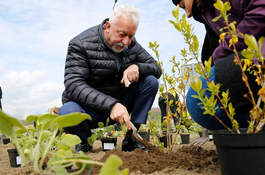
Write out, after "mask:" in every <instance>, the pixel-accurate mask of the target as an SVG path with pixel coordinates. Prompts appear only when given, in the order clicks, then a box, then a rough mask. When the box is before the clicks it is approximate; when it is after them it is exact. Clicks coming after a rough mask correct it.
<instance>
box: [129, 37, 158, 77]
mask: <svg viewBox="0 0 265 175" xmlns="http://www.w3.org/2000/svg"><path fill="white" fill-rule="evenodd" d="M131 52H133V53H136V58H135V64H137V65H138V67H139V73H140V75H139V76H140V77H141V76H143V77H146V76H148V75H154V76H155V77H156V78H157V79H159V78H160V76H161V74H162V71H161V68H160V67H159V66H158V65H157V61H156V60H155V59H154V58H153V57H152V56H151V55H150V54H149V53H148V52H147V51H146V50H145V49H144V48H143V47H142V46H141V45H140V44H139V43H138V42H137V43H136V46H135V47H134V48H132V51H131Z"/></svg>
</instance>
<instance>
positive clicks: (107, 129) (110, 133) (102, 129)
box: [87, 118, 124, 146]
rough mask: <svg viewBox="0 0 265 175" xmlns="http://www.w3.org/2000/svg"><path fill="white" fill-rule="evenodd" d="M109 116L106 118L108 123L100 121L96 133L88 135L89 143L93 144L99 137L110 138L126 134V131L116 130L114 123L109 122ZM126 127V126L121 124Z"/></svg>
mask: <svg viewBox="0 0 265 175" xmlns="http://www.w3.org/2000/svg"><path fill="white" fill-rule="evenodd" d="M109 120H110V119H109V118H107V120H106V124H105V125H104V123H103V122H98V128H97V129H95V130H94V132H95V133H93V134H92V135H91V136H90V137H88V139H87V141H88V143H89V144H90V145H91V146H93V144H94V142H95V140H97V138H98V137H99V138H100V139H103V138H110V137H115V138H117V137H119V136H120V135H124V131H123V130H122V131H115V129H114V126H113V125H108V124H109ZM121 127H122V128H124V126H121Z"/></svg>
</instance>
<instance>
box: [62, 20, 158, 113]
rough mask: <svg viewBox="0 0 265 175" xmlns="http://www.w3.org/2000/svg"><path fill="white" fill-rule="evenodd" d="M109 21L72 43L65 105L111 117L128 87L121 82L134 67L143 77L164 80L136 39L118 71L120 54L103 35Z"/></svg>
mask: <svg viewBox="0 0 265 175" xmlns="http://www.w3.org/2000/svg"><path fill="white" fill-rule="evenodd" d="M107 20H108V19H105V20H104V21H103V22H102V23H101V24H100V25H97V26H94V27H92V28H89V29H87V30H85V31H84V32H82V33H81V34H79V35H78V36H76V37H75V38H73V39H72V40H71V41H70V43H69V46H68V52H67V57H66V63H65V75H64V85H65V90H64V92H63V97H62V102H63V104H64V103H66V102H68V101H75V102H77V103H78V104H80V105H81V106H88V107H90V108H92V109H94V110H96V111H101V112H104V113H106V114H109V113H110V110H111V108H112V106H113V105H114V104H115V103H116V102H118V101H119V99H120V98H121V96H122V93H123V92H124V89H125V85H124V84H121V83H120V82H121V79H122V77H123V72H124V70H125V69H126V68H128V67H129V66H130V65H132V64H136V65H138V67H139V72H140V75H139V76H140V77H145V76H148V75H154V76H155V77H156V78H159V77H160V76H161V69H160V67H159V66H157V62H156V60H155V59H154V58H153V57H152V56H151V55H150V54H149V53H148V52H147V51H146V50H145V49H144V48H143V47H142V46H141V45H140V44H139V43H138V42H137V41H136V39H135V38H134V39H133V41H132V42H131V44H130V45H129V47H128V48H127V49H126V50H124V51H123V52H122V54H123V60H122V63H121V67H120V69H119V70H118V64H117V54H116V53H115V52H114V51H112V50H111V49H110V47H109V46H108V45H107V43H106V40H105V37H104V34H103V25H104V24H105V23H106V21H107Z"/></svg>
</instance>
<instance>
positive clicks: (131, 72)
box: [121, 64, 139, 87]
mask: <svg viewBox="0 0 265 175" xmlns="http://www.w3.org/2000/svg"><path fill="white" fill-rule="evenodd" d="M138 78H139V68H138V66H137V65H135V64H133V65H131V66H129V67H128V68H127V69H126V70H125V71H124V72H123V77H122V80H121V83H122V84H123V83H125V86H126V87H129V85H130V84H129V82H131V83H132V82H137V81H138ZM128 81H129V82H128Z"/></svg>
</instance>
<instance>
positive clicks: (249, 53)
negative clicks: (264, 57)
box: [241, 49, 255, 60]
mask: <svg viewBox="0 0 265 175" xmlns="http://www.w3.org/2000/svg"><path fill="white" fill-rule="evenodd" d="M241 54H242V55H243V56H244V57H245V58H246V59H248V60H252V59H253V57H254V55H255V52H254V51H251V50H249V49H247V50H246V49H244V50H243V51H242V52H241Z"/></svg>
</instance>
